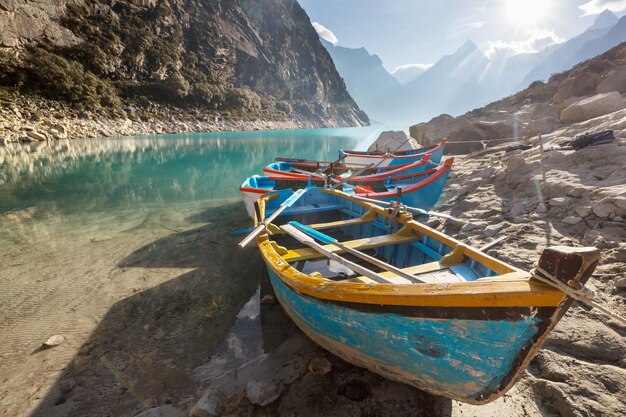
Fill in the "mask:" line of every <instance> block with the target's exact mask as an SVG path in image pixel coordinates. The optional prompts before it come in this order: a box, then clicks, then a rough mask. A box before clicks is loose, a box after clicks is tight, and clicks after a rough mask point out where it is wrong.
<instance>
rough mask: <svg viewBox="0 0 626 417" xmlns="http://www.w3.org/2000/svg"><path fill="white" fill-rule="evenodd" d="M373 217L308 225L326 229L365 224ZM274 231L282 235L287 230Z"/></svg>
mask: <svg viewBox="0 0 626 417" xmlns="http://www.w3.org/2000/svg"><path fill="white" fill-rule="evenodd" d="M371 221H372V219H363V218H360V217H359V218H356V219H348V220H336V221H334V222H327V223H315V224H309V225H308V227H310V228H311V229H315V230H324V229H332V228H335V227H348V226H356V225H359V224H363V223H368V222H371ZM272 233H273V234H275V235H282V234H285V232H284V231H283V230H281V229H277V230H275V231H274V230H272Z"/></svg>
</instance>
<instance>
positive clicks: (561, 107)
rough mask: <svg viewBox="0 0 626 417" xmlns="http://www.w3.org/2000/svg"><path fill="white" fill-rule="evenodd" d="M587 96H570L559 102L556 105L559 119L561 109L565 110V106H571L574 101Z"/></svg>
mask: <svg viewBox="0 0 626 417" xmlns="http://www.w3.org/2000/svg"><path fill="white" fill-rule="evenodd" d="M586 98H587V97H570V98H568V99H567V100H565V101H563V102H562V103H561V104H559V106H558V115H559V117H558V118H559V119H560V118H561V113H562V112H563V110H565V109H566V108H568V107H569V106H571V105H572V104H574V103H577V102H579V101H581V100H584V99H586Z"/></svg>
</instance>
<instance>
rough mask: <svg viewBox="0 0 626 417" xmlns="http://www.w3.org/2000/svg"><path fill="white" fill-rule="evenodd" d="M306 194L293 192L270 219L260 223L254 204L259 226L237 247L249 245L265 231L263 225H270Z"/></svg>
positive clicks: (299, 191)
mask: <svg viewBox="0 0 626 417" xmlns="http://www.w3.org/2000/svg"><path fill="white" fill-rule="evenodd" d="M305 192H306V190H305V189H300V190H297V191H295V192H294V193H293V194H292V195H290V196H289V198H288V199H286V200H285V201H283V202H282V203H281V205H280V207H278V209H277V210H276V211H275V212H274V213H272V215H271V216H270V217H268V218H267V220H265V221H262V220H261V215H260V213H258V205H257V204H256V203H255V210H257V219H258V221H259V224H258V225H257V227H256V228H255V229H254V230H253V231H252V233H250V234H249V235H248V236H247V237H246V238H245V239H244V240H242V241H241V242H239V246H240V247H242V248H244V247H246V245H247V244H248V243H250V242H251V241H252V239H254V238H255V237H256V236H257V235H258V234H259V233H261V232H262V231H263V230H265V225H266V224H269V223H271V222H272V221H274V219H275V218H276V217H278V216H280V214H281V213H282V212H283V211H285V210H286V209H288V208H289V207H291V206H292V205H293V204H294V203H295V202H296V201H298V199H299V198H300V197H302V196H303V195H304V193H305Z"/></svg>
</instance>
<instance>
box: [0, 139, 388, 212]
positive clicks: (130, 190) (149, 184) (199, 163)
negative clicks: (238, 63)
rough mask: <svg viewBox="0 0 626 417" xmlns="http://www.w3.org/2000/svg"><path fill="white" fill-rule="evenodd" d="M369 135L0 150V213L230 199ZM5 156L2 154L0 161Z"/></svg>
mask: <svg viewBox="0 0 626 417" xmlns="http://www.w3.org/2000/svg"><path fill="white" fill-rule="evenodd" d="M377 131H379V129H376V128H349V129H304V130H285V131H265V132H229V133H210V134H186V135H167V136H146V137H137V138H111V139H96V140H80V141H66V142H52V143H50V144H35V145H24V146H22V147H16V148H15V150H14V152H15V153H16V154H15V155H11V153H9V152H8V151H7V150H4V152H3V151H2V148H0V158H1V159H0V213H7V212H10V211H14V210H21V209H25V208H29V207H35V206H41V207H49V208H51V209H54V210H59V211H61V212H62V213H76V212H80V211H83V210H89V211H108V212H110V211H111V210H116V209H123V208H126V207H129V206H130V207H134V208H139V207H141V206H143V205H153V204H158V205H167V204H173V203H180V202H191V201H203V200H233V199H236V198H237V197H238V189H237V187H238V186H239V184H240V183H241V182H242V180H243V179H245V178H246V177H248V176H250V175H253V174H255V173H261V170H262V168H263V167H264V166H265V165H267V164H268V163H270V162H272V161H273V159H274V157H276V156H284V157H299V158H310V159H321V160H334V159H336V158H337V155H338V152H337V151H338V149H339V148H355V147H359V146H363V145H366V144H369V143H371V141H372V140H373V135H374V133H375V132H377ZM3 153H4V155H3Z"/></svg>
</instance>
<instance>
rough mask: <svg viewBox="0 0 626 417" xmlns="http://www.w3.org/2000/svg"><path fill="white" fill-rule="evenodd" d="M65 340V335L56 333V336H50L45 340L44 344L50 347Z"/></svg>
mask: <svg viewBox="0 0 626 417" xmlns="http://www.w3.org/2000/svg"><path fill="white" fill-rule="evenodd" d="M64 340H65V337H64V336H61V335H60V334H55V335H54V336H50V337H49V338H48V340H46V341H45V342H43V343H42V346H44V347H48V348H50V347H54V346H58V345H60V344H61V343H63V341H64Z"/></svg>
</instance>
